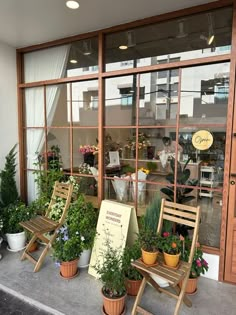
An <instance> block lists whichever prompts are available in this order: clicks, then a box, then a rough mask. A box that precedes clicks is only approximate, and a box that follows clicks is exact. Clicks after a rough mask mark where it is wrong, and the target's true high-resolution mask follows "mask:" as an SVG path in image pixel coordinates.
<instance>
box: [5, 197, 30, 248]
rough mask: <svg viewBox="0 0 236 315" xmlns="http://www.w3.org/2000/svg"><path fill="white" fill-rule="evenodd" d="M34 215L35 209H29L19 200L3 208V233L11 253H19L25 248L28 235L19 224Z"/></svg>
mask: <svg viewBox="0 0 236 315" xmlns="http://www.w3.org/2000/svg"><path fill="white" fill-rule="evenodd" d="M34 215H35V211H34V208H33V207H27V206H26V205H25V204H24V203H23V202H22V201H19V200H18V201H16V202H15V203H11V204H9V205H8V206H6V207H5V208H3V232H4V233H5V234H6V238H7V242H8V246H9V247H8V249H9V250H10V251H19V250H22V249H23V248H24V247H25V243H26V234H25V232H24V229H23V228H22V227H21V226H20V225H19V223H20V222H22V221H27V220H30V219H31V218H32V217H33V216H34Z"/></svg>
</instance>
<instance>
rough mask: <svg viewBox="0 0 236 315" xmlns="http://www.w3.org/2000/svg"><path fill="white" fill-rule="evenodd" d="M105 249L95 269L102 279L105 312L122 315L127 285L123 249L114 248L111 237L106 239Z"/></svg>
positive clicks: (109, 314) (110, 314)
mask: <svg viewBox="0 0 236 315" xmlns="http://www.w3.org/2000/svg"><path fill="white" fill-rule="evenodd" d="M104 244H105V250H104V252H103V253H102V254H101V256H100V258H101V259H98V260H97V262H96V264H95V266H93V267H94V269H95V270H96V272H97V274H98V276H99V279H100V280H101V282H102V284H103V287H102V290H101V291H102V295H103V313H104V314H107V315H120V314H123V313H124V311H125V299H126V295H127V294H126V287H125V273H124V268H123V264H122V262H123V250H122V249H120V248H113V247H112V246H111V244H110V241H109V238H107V239H105V240H104Z"/></svg>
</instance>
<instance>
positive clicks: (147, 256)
mask: <svg viewBox="0 0 236 315" xmlns="http://www.w3.org/2000/svg"><path fill="white" fill-rule="evenodd" d="M141 250H142V260H143V262H144V264H146V265H153V264H155V262H156V260H157V255H158V251H156V252H147V251H146V250H144V249H142V248H141Z"/></svg>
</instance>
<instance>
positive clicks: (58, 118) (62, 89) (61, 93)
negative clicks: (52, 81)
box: [46, 84, 69, 126]
mask: <svg viewBox="0 0 236 315" xmlns="http://www.w3.org/2000/svg"><path fill="white" fill-rule="evenodd" d="M66 97H67V93H66V84H59V85H50V86H47V87H46V110H47V126H68V125H69V120H68V117H67V108H66V106H65V104H66V101H67V100H66Z"/></svg>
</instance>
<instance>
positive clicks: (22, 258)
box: [20, 235, 37, 260]
mask: <svg viewBox="0 0 236 315" xmlns="http://www.w3.org/2000/svg"><path fill="white" fill-rule="evenodd" d="M36 240H37V236H36V235H33V236H32V238H31V240H30V241H29V243H28V245H27V246H26V248H25V250H24V252H23V254H22V256H21V258H20V260H24V259H25V258H26V254H27V253H28V250H29V248H30V247H31V245H32V244H33V243H34V242H35V241H36Z"/></svg>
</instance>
